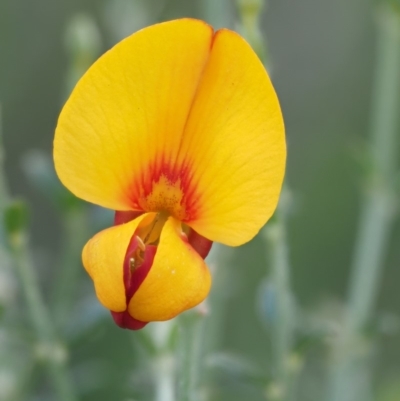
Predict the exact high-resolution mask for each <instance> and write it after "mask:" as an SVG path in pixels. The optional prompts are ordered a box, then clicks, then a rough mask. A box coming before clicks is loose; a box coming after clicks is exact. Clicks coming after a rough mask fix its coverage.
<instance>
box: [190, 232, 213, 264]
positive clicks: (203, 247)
mask: <svg viewBox="0 0 400 401" xmlns="http://www.w3.org/2000/svg"><path fill="white" fill-rule="evenodd" d="M187 241H188V242H189V244H190V245H191V247H192V248H193V249H194V250H195V251H196V252H197V253H198V254H199V255H200V256H201V257H202V258H203V259H205V258H206V256H207V255H208V253H209V252H210V250H211V247H212V244H213V242H212V241H210V240H209V239H207V238H205V237H203V236H202V235H200V234H199V233H198V232H197V231H195V230H193V229H192V228H191V229H190V231H189V233H188V235H187Z"/></svg>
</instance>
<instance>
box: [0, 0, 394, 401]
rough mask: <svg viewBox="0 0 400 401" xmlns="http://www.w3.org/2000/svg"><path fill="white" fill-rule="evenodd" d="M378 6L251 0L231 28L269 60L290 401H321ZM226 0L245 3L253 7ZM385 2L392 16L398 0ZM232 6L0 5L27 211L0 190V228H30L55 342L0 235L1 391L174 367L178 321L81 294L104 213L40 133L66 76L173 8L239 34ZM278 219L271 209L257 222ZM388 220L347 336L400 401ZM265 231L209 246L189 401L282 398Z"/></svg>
mask: <svg viewBox="0 0 400 401" xmlns="http://www.w3.org/2000/svg"><path fill="white" fill-rule="evenodd" d="M382 2H383V1H382V0H381V1H376V2H365V1H361V0H348V1H328V0H326V1H318V0H306V1H301V2H299V1H296V0H269V1H268V2H267V5H266V6H264V7H262V8H261V10H259V9H258V8H257V7H259V5H260V3H261V2H260V1H258V0H253V3H254V5H255V6H257V7H256V8H257V10H259V11H260V12H261V15H258V14H257V15H255V16H253V17H257V21H259V22H260V27H259V28H260V29H258V28H257V31H250V33H249V32H248V29H247V33H248V34H249V35H253V37H249V40H255V42H256V45H255V46H256V47H257V46H261V45H264V48H265V43H266V42H268V68H269V70H270V72H271V74H272V78H273V82H274V85H275V87H276V89H277V92H278V94H279V97H280V100H281V105H282V110H283V113H284V116H285V123H286V127H287V140H288V153H289V157H288V169H287V182H288V183H289V185H290V188H291V193H292V196H291V198H292V199H291V202H290V213H289V214H288V216H287V217H285V222H284V227H285V230H286V234H285V235H286V237H287V245H288V248H287V257H288V260H287V262H288V264H289V269H290V275H291V276H290V280H289V283H288V285H289V289H291V290H292V292H293V293H292V292H291V294H290V295H291V299H290V303H289V305H290V308H292V309H293V313H294V316H295V317H294V318H293V322H292V326H293V327H291V328H290V330H292V332H291V334H290V335H291V339H290V348H289V349H288V350H287V358H286V359H285V364H286V365H285V372H286V373H287V374H289V375H291V376H290V382H291V383H292V384H293V394H292V399H293V400H296V401H303V400H304V401H309V400H311V401H314V400H315V401H321V400H328V398H327V396H326V394H325V391H326V381H327V377H328V375H329V367H330V365H331V363H332V360H333V359H334V353H333V352H332V350H333V349H335V347H336V346H337V342H338V339H339V338H340V336H341V334H342V333H343V328H344V327H345V326H344V325H345V315H346V303H345V302H346V291H347V282H348V280H349V269H350V264H351V258H352V252H353V247H354V242H355V235H356V225H357V221H358V219H359V210H360V203H361V189H362V188H363V186H365V184H366V181H367V179H366V177H367V176H369V174H370V173H371V171H372V170H373V168H374V166H373V163H372V161H371V158H370V156H369V150H370V148H369V146H370V145H369V143H368V140H367V133H368V131H369V128H368V124H369V121H370V114H371V104H372V103H373V99H372V98H371V97H372V82H373V81H374V68H375V67H374V66H375V60H376V55H377V53H376V50H377V48H376V25H375V21H376V6H377V5H378V3H382ZM239 3H241V6H242V7H245V8H246V7H249V4H250V3H252V1H245V0H242V1H241V2H239ZM391 3H392V4H393V7H394V9H395V10H400V3H399V1H398V0H393V1H391ZM250 8H251V7H250ZM251 10H253V9H252V8H251ZM242 11H243V10H242ZM396 12H397V11H396ZM239 14H240V9H239V8H237V6H236V3H235V2H234V1H230V0H221V1H219V0H217V1H213V0H193V1H185V0H102V1H95V0H84V1H78V0H69V1H67V0H59V1H57V2H54V1H52V0H37V1H35V2H29V1H25V0H2V1H1V2H0V38H1V53H0V54H1V56H0V57H1V63H0V78H1V79H0V101H1V103H2V106H3V107H2V132H3V137H4V138H3V140H2V141H1V142H2V143H4V144H3V145H4V148H5V153H4V158H5V173H6V178H7V181H8V183H9V186H10V192H11V194H12V195H13V196H17V197H18V198H21V199H24V200H25V201H24V202H26V204H29V210H30V218H29V219H27V217H26V207H25V206H24V205H25V203H20V202H19V201H17V202H14V201H13V202H12V203H8V199H7V202H6V200H5V198H2V197H1V198H0V202H2V203H0V209H1V210H4V208H6V214H5V218H6V223H7V224H6V226H7V230H8V232H9V233H10V232H11V233H15V232H18V231H19V230H24V231H25V230H28V232H27V233H25V234H26V238H27V239H28V238H29V239H30V242H29V244H30V245H29V247H30V248H29V249H28V250H29V262H30V263H32V267H33V271H34V273H35V275H36V276H37V279H38V286H39V288H40V290H41V292H40V293H41V295H42V297H43V301H44V305H45V307H46V313H48V314H49V315H48V316H49V318H50V322H51V325H52V326H54V327H53V329H54V339H56V340H57V341H55V342H54V343H53V342H52V343H51V344H50V346H49V344H43V343H42V342H41V341H40V338H38V337H37V335H36V332H35V331H34V330H33V328H32V327H33V326H31V323H30V319H31V310H30V309H29V305H28V307H27V304H26V302H25V299H24V297H23V288H22V287H21V283H20V280H19V278H18V275H17V274H16V273H17V269H16V268H15V263H14V262H13V260H12V258H10V253H9V249H8V245H7V243H6V241H5V239H4V238H3V236H4V235H3V234H2V233H0V234H1V235H0V239H1V242H0V400H4V401H19V400H23V401H25V400H26V401H35V400H44V401H45V400H54V399H56V398H55V396H54V388H53V385H52V381H51V379H50V378H51V375H49V373H48V370H46V369H47V367H48V364H49V360H50V361H53V362H54V361H56V363H58V362H57V361H61V362H62V363H66V364H68V372H69V373H70V376H71V379H72V381H73V383H74V388H75V390H76V392H77V394H78V397H79V399H80V400H84V401H91V400H96V401H102V400H107V401H108V400H121V401H134V400H149V399H154V397H155V396H156V395H157V391H161V390H162V388H161V389H160V387H157V386H158V385H157V383H156V381H157V380H159V378H160V377H161V376H162V377H165V378H166V379H171V377H170V376H171V375H172V379H173V378H174V377H173V376H174V375H176V374H177V369H179V368H180V367H179V361H178V363H177V364H175V362H174V360H173V359H171V352H174V350H175V349H176V347H179V344H180V341H182V333H181V331H179V329H177V328H176V326H175V328H171V327H169V326H168V325H167V326H164V325H161V324H160V325H156V324H152V325H149V327H147V328H146V329H145V330H144V331H142V332H137V333H136V332H135V333H132V332H127V331H124V330H121V329H119V328H117V327H116V326H115V325H114V324H113V322H112V319H111V318H110V316H109V313H108V312H107V311H106V310H104V309H103V308H102V307H101V306H100V305H99V304H98V302H97V300H96V299H95V295H94V291H93V287H92V283H91V281H90V280H89V278H88V277H87V276H86V273H85V272H84V271H83V269H82V267H81V262H80V252H81V248H82V246H83V245H84V243H85V241H86V240H87V239H89V238H90V236H91V235H92V234H93V233H94V232H96V231H98V230H99V229H101V228H103V227H106V226H109V225H111V224H112V218H113V216H112V212H110V211H106V210H103V209H100V208H96V207H94V206H92V205H87V204H85V203H83V202H82V201H80V200H78V199H76V198H75V197H74V196H73V195H71V194H70V193H69V192H68V191H67V190H65V189H64V187H62V185H61V184H60V183H59V181H58V179H57V177H56V175H55V172H54V169H53V166H52V161H51V148H52V145H51V144H52V138H53V133H54V127H55V125H56V120H57V116H58V113H59V110H60V108H61V106H62V104H63V101H64V100H65V98H66V97H67V96H68V94H69V92H70V91H71V89H72V87H73V85H74V83H75V82H76V81H77V79H78V78H79V76H80V75H81V74H82V73H83V72H84V71H85V70H86V68H87V67H88V66H89V65H90V64H91V63H92V62H93V61H94V60H95V59H96V58H97V57H98V56H99V55H100V54H101V53H103V52H104V51H106V50H107V49H108V48H110V47H111V46H112V45H113V44H114V43H116V42H117V41H118V40H120V39H121V38H123V37H125V36H127V35H129V34H130V33H132V32H134V31H135V30H137V29H140V28H142V27H144V26H146V25H149V24H151V23H155V22H159V21H163V20H167V19H173V18H179V17H183V16H189V17H197V18H203V19H206V20H208V21H209V22H211V23H213V24H214V25H215V26H229V27H231V28H234V29H237V30H240V31H241V32H242V33H243V34H246V29H245V27H244V25H241V24H240V18H239ZM266 39H268V40H266ZM397 89H398V90H399V91H400V88H397ZM399 134H400V133H399ZM399 150H400V149H399V146H398V143H397V144H396V151H397V154H398V151H399ZM0 178H2V177H0ZM1 186H2V185H0V187H1ZM0 190H1V188H0ZM0 192H1V191H0ZM6 203H7V204H8V205H9V206H7V207H6ZM28 223H30V225H29V227H28ZM277 224H278V225H279V224H281V223H280V221H279V220H276V219H275V220H274V221H271V226H270V227H268V226H267V229H270V230H274V228H276V227H277ZM392 226H393V232H392V235H391V236H390V238H389V240H388V244H387V245H388V249H387V254H386V256H385V260H384V265H385V266H384V267H385V269H384V271H383V276H382V284H381V286H380V289H379V297H378V305H377V312H376V313H373V319H372V321H371V322H370V324H369V325H368V327H366V328H365V341H366V342H365V343H364V342H363V343H362V344H361V345H362V346H363V345H365V346H366V347H369V346H370V345H371V344H373V356H372V358H371V361H370V365H371V367H372V376H371V377H370V378H369V381H370V382H371V383H372V384H373V386H374V390H373V392H372V393H373V397H372V398H371V399H372V400H376V401H397V400H398V399H400V388H399V385H398V383H399V381H400V370H399V363H400V341H399V340H400V334H399V317H400V298H399V292H398V283H399V281H400V271H399V268H398V267H399V261H400V247H399V246H398V244H399V241H400V225H399V221H398V218H397V215H395V216H394V217H393V221H392ZM27 227H28V228H27ZM268 241H269V240H266V238H265V236H261V235H260V236H258V237H257V238H256V239H255V240H253V241H252V242H250V243H248V244H246V245H244V246H243V247H241V248H239V249H232V250H227V249H226V248H224V247H222V246H221V247H218V246H216V247H215V254H212V255H211V256H210V260H209V264H210V265H211V266H212V268H213V272H214V286H213V290H212V293H211V295H210V298H209V301H208V304H207V308H208V309H209V313H208V315H207V317H205V318H204V321H203V322H202V323H201V327H200V330H201V333H202V334H201V337H202V338H204V341H205V344H204V348H203V349H202V350H201V355H202V356H203V359H204V365H203V369H202V371H201V373H200V375H199V378H198V383H197V386H198V392H197V393H196V394H197V396H198V400H207V401H220V400H228V399H229V400H232V401H236V400H237V401H239V400H240V401H241V400H243V399H246V400H251V401H261V400H282V399H284V397H283V396H282V387H281V386H280V384H279V383H277V381H276V377H277V373H276V365H275V362H273V361H274V358H275V356H274V355H275V353H276V350H275V349H274V344H276V341H277V340H276V336H275V339H274V325H275V323H276V319H277V318H278V317H279V310H278V309H277V300H278V299H279V298H278V295H279V294H280V292H279V291H280V290H279V288H277V286H276V281H274V279H273V266H271V261H272V260H273V258H272V257H271V256H272V254H273V249H271V242H268ZM267 242H268V246H267ZM275 334H276V333H275ZM52 338H53V336H52ZM58 341H62V343H63V344H64V345H63V346H62V347H59V344H60V343H59V342H58ZM189 347H190V344H189ZM361 348H362V347H361ZM361 351H362V350H361ZM285 352H286V351H285ZM171 361H172V362H171ZM53 362H51V363H53ZM286 373H285V374H286ZM157 375H158V376H157ZM157 377H158V379H157ZM167 385H168V383H167ZM157 389H158V390H157ZM360 401H361V400H360ZM362 401H368V400H367V399H363V400H362Z"/></svg>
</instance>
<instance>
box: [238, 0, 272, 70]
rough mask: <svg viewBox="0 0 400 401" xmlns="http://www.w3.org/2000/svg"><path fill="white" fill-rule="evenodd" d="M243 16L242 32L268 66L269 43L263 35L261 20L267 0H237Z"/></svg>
mask: <svg viewBox="0 0 400 401" xmlns="http://www.w3.org/2000/svg"><path fill="white" fill-rule="evenodd" d="M237 3H238V7H239V13H240V16H241V19H242V21H241V27H240V28H241V33H242V35H243V36H244V37H245V38H246V39H247V40H248V42H249V43H250V45H251V47H252V48H253V49H254V51H255V52H256V53H257V55H258V57H259V58H260V60H261V61H262V63H263V64H264V65H265V66H266V67H267V64H268V59H267V55H268V54H267V45H266V43H265V40H264V38H263V36H262V33H261V30H260V25H259V20H260V15H261V11H262V9H263V7H264V6H265V5H266V3H267V1H266V0H237Z"/></svg>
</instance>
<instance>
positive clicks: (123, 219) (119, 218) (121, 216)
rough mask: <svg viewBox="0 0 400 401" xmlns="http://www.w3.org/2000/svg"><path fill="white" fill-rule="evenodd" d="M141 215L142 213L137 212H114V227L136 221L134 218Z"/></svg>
mask: <svg viewBox="0 0 400 401" xmlns="http://www.w3.org/2000/svg"><path fill="white" fill-rule="evenodd" d="M142 214H143V212H140V211H137V210H128V211H120V210H116V211H115V216H114V226H118V225H120V224H124V223H128V222H130V221H132V220H134V219H136V217H139V216H140V215H142Z"/></svg>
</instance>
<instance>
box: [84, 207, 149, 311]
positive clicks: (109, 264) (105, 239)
mask: <svg viewBox="0 0 400 401" xmlns="http://www.w3.org/2000/svg"><path fill="white" fill-rule="evenodd" d="M145 217H146V215H143V216H140V217H138V218H136V219H135V220H132V221H131V222H129V223H126V224H121V225H118V226H114V227H111V228H108V229H106V230H103V231H101V232H99V233H98V234H96V235H95V236H94V237H93V238H92V239H91V240H89V241H88V243H87V244H86V245H85V247H84V248H83V253H82V261H83V265H84V267H85V269H86V271H87V272H88V274H89V276H90V277H91V278H92V280H93V282H94V286H95V290H96V295H97V298H98V299H99V301H100V303H101V304H102V305H103V306H105V307H106V308H108V309H110V310H112V311H114V312H122V311H124V310H125V309H126V296H125V286H124V271H123V265H124V259H125V254H126V251H127V248H128V245H129V241H130V239H131V237H132V235H133V233H134V232H135V230H136V228H137V226H138V225H139V224H140V222H141V221H142V220H143V219H144V218H145Z"/></svg>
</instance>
